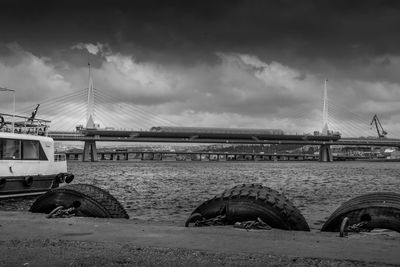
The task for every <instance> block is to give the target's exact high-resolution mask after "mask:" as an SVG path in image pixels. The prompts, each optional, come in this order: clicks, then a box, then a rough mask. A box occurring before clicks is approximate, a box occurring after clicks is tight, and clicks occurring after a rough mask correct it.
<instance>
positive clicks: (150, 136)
mask: <svg viewBox="0 0 400 267" xmlns="http://www.w3.org/2000/svg"><path fill="white" fill-rule="evenodd" d="M49 136H50V137H52V138H53V139H54V140H56V141H83V142H85V146H84V152H83V157H82V159H83V160H84V161H95V160H96V159H97V149H96V142H146V143H205V144H296V145H316V146H320V153H319V159H320V161H332V160H333V156H332V153H331V150H330V146H331V145H338V146H344V145H351V146H381V147H382V146H386V147H400V139H372V138H369V139H366V138H363V139H361V138H341V137H340V136H338V135H286V134H271V135H267V134H251V133H241V134H235V133H225V134H219V133H207V134H204V133H196V132H184V131H182V132H173V133H171V132H152V131H115V130H95V129H90V130H82V131H81V132H49Z"/></svg>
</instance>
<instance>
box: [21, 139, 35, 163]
mask: <svg viewBox="0 0 400 267" xmlns="http://www.w3.org/2000/svg"><path fill="white" fill-rule="evenodd" d="M22 159H39V142H38V141H32V140H23V141H22Z"/></svg>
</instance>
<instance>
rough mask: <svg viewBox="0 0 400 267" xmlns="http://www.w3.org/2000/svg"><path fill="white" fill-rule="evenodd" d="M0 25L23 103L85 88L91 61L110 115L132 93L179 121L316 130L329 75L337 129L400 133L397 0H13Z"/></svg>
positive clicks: (3, 67) (5, 104)
mask: <svg viewBox="0 0 400 267" xmlns="http://www.w3.org/2000/svg"><path fill="white" fill-rule="evenodd" d="M0 34H1V36H0V86H3V87H8V88H12V89H16V90H17V109H18V107H26V106H30V105H32V108H33V105H34V104H35V103H41V102H42V101H43V100H46V99H49V98H55V97H59V96H61V95H64V94H68V93H72V92H77V91H79V90H82V89H84V88H86V87H87V86H88V85H87V84H88V66H87V62H88V60H90V62H91V65H92V73H93V80H94V85H95V88H97V89H99V90H101V91H102V92H105V93H106V94H108V95H112V96H113V97H114V98H113V99H111V98H110V99H108V100H107V101H105V100H104V99H103V100H104V103H103V104H102V105H103V107H101V108H103V109H104V110H107V111H104V112H109V114H113V113H112V112H115V111H118V106H115V104H121V103H122V102H124V103H126V104H129V105H134V107H135V108H136V107H137V108H139V109H140V110H143V112H144V113H143V114H145V113H146V112H152V113H153V114H157V115H158V116H159V117H160V118H163V119H165V120H168V121H170V122H172V123H173V124H174V125H181V126H219V127H246V128H279V129H282V130H285V131H288V132H312V131H314V130H321V128H322V116H321V112H322V97H323V87H324V80H325V79H326V78H328V95H329V102H330V106H329V113H330V118H331V125H330V126H331V129H332V130H339V131H341V132H343V133H347V135H351V134H352V133H355V131H356V130H360V127H361V126H359V125H355V124H356V123H359V124H360V123H362V122H363V123H365V125H364V126H365V129H366V133H365V135H366V134H367V132H368V129H369V123H370V121H371V119H372V117H373V115H374V114H378V116H379V117H380V119H381V121H382V124H383V125H384V127H385V128H386V130H387V131H389V132H390V133H392V135H395V136H399V135H400V134H398V133H400V113H399V112H400V105H399V103H400V75H399V74H400V68H399V67H400V45H399V44H400V2H399V1H378V0H376V1H366V0H362V1H361V0H360V1H349V0H346V1H341V0H335V1H326V0H315V1H289V0H284V1H283V0H282V1H238V0H229V1H228V0H227V1H215V0H214V1H188V0H186V1H183V0H182V1H161V0H160V1H154V0H150V1H149V0H146V1H118V0H113V1H71V0H70V1H15V0H12V1H11V0H5V1H1V3H0ZM10 99H11V98H10V97H9V95H7V94H5V93H1V96H0V104H1V106H0V112H7V111H9V108H10V105H9V103H10ZM113 101H114V102H118V103H113ZM97 108H98V109H99V108H100V107H97ZM43 111H46V109H44V110H43ZM39 114H40V111H39ZM40 115H41V117H46V116H50V115H51V114H43V113H42V114H40ZM72 115H74V116H76V114H72ZM72 115H71V116H72ZM126 115H127V117H129V118H132V116H130V115H129V114H128V113H127V114H126ZM72 117H73V116H72ZM63 119H64V120H65V121H67V120H68V121H76V120H77V119H79V118H75V117H74V118H69V115H68V112H67V114H63ZM98 119H99V120H100V122H101V123H102V126H107V125H104V124H109V125H110V126H115V123H116V121H117V120H114V121H112V122H105V120H106V119H107V116H106V115H104V113H103V115H102V119H101V117H100V116H99V118H98ZM53 120H54V119H53ZM138 120H139V121H137V122H132V120H131V121H130V122H128V124H129V123H131V124H136V125H123V126H122V127H126V128H127V127H132V128H134V127H145V126H146V125H145V126H142V125H141V123H142V122H141V121H140V120H141V119H140V118H139V117H138ZM142 120H143V119H142ZM124 123H126V122H125V121H124ZM147 123H151V124H153V121H151V120H149V121H148V122H147ZM157 123H158V124H161V123H160V121H156V120H154V124H157ZM371 133H372V134H373V132H371ZM362 134H364V133H362Z"/></svg>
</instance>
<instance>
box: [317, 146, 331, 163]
mask: <svg viewBox="0 0 400 267" xmlns="http://www.w3.org/2000/svg"><path fill="white" fill-rule="evenodd" d="M319 161H320V162H332V161H333V156H332V150H331V146H330V145H325V144H324V145H321V146H320V147H319Z"/></svg>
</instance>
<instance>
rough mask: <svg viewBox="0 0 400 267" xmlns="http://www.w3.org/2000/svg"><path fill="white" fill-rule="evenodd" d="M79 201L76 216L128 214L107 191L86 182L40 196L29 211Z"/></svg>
mask: <svg viewBox="0 0 400 267" xmlns="http://www.w3.org/2000/svg"><path fill="white" fill-rule="evenodd" d="M76 201H78V202H79V204H80V206H79V208H78V210H77V216H83V217H99V218H126V219H128V218H129V216H128V214H127V213H126V211H125V209H124V208H123V207H122V205H121V204H120V203H119V202H118V200H117V199H115V197H113V196H112V195H110V194H109V193H108V192H107V191H105V190H103V189H101V188H98V187H96V186H93V185H88V184H69V185H66V186H63V187H59V188H55V189H52V190H50V191H49V192H47V193H46V194H44V195H42V196H40V197H39V198H38V199H37V200H36V201H35V202H34V203H33V204H32V206H31V208H30V211H31V212H39V213H47V214H48V213H50V212H51V211H52V210H54V209H55V208H57V207H59V206H62V207H64V208H70V207H72V206H73V204H74V202H75V203H76Z"/></svg>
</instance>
